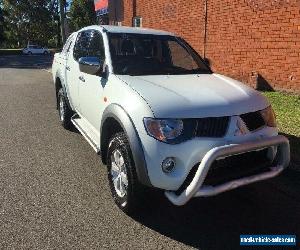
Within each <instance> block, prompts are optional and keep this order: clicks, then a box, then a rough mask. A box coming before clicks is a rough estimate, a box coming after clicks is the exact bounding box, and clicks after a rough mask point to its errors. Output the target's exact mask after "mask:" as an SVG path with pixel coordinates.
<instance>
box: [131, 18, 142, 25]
mask: <svg viewBox="0 0 300 250" xmlns="http://www.w3.org/2000/svg"><path fill="white" fill-rule="evenodd" d="M142 21H143V19H142V17H140V16H136V17H134V18H133V27H142V26H143V25H142Z"/></svg>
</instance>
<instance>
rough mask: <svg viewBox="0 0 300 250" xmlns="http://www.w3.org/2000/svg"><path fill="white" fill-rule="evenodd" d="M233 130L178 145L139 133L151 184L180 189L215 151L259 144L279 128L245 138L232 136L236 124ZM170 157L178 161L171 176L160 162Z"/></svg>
mask: <svg viewBox="0 0 300 250" xmlns="http://www.w3.org/2000/svg"><path fill="white" fill-rule="evenodd" d="M230 127H231V128H230V130H229V131H228V132H227V134H226V136H225V137H224V138H194V139H192V140H188V141H185V142H183V143H180V144H176V145H169V144H166V143H163V142H159V141H157V140H156V139H154V138H152V137H150V136H148V135H147V134H146V133H140V137H141V140H142V143H143V149H144V153H145V158H146V162H147V166H148V175H149V178H150V181H151V183H152V184H153V185H154V186H155V187H159V188H161V189H166V190H177V189H178V188H179V187H180V186H181V184H182V183H183V182H184V180H185V178H186V177H187V175H188V173H189V172H190V170H191V169H192V167H193V166H195V165H196V164H198V163H199V162H200V161H201V160H202V158H203V157H204V156H205V154H206V153H207V152H208V151H209V150H211V149H212V148H215V147H219V146H223V145H229V144H240V143H245V142H251V141H257V140H261V138H268V137H273V136H276V135H278V131H277V129H276V128H270V127H265V128H263V129H261V130H258V131H256V132H253V133H248V134H246V135H242V136H233V135H232V134H233V131H234V130H235V129H236V127H235V126H234V124H233V121H232V122H231V125H230ZM167 157H174V158H175V159H176V168H175V171H173V172H172V173H170V174H165V173H163V171H162V169H161V163H162V162H163V160H164V159H165V158H167Z"/></svg>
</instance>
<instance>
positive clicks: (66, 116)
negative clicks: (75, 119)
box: [57, 88, 73, 129]
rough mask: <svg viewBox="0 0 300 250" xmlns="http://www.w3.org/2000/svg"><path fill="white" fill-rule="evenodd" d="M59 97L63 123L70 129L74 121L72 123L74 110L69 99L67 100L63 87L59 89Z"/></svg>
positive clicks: (60, 114) (60, 115)
mask: <svg viewBox="0 0 300 250" xmlns="http://www.w3.org/2000/svg"><path fill="white" fill-rule="evenodd" d="M57 97H58V98H57V99H58V113H59V119H60V122H61V125H62V126H63V127H64V128H65V129H70V127H71V125H72V123H71V117H72V114H73V112H72V110H71V109H70V108H69V106H68V104H67V101H66V97H65V95H64V91H63V89H62V88H61V89H60V90H59V91H58V95H57Z"/></svg>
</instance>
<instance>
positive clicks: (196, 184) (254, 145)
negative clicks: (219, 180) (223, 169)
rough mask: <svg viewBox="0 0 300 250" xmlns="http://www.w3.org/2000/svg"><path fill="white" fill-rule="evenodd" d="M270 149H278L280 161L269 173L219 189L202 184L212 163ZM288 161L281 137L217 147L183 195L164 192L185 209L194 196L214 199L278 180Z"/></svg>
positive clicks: (284, 140)
mask: <svg viewBox="0 0 300 250" xmlns="http://www.w3.org/2000/svg"><path fill="white" fill-rule="evenodd" d="M271 146H277V155H278V158H277V156H276V158H277V159H278V160H276V163H275V164H274V166H271V167H270V171H267V172H263V173H260V174H256V175H252V176H247V177H243V178H240V179H236V180H232V181H229V182H226V183H223V184H220V185H217V186H204V185H203V182H204V180H205V178H206V175H207V173H208V170H209V169H210V167H211V165H212V163H213V162H214V161H215V160H217V159H218V158H221V157H227V156H231V155H235V154H240V153H246V152H250V151H255V150H259V149H263V148H267V147H271ZM289 162H290V146H289V141H288V139H287V138H286V137H284V136H282V135H277V136H274V137H270V138H263V139H260V140H258V141H250V142H245V143H241V144H230V145H225V146H220V147H215V148H212V149H211V150H209V151H208V152H207V153H206V154H205V156H204V157H203V159H202V161H201V163H200V164H199V166H198V169H197V171H196V174H195V176H194V178H193V180H192V181H191V183H190V184H189V185H188V187H187V188H186V189H185V190H184V191H183V192H182V193H181V194H180V195H176V194H175V192H174V191H165V195H166V197H167V198H168V199H169V201H170V202H171V203H173V204H174V205H177V206H182V205H184V204H186V203H187V202H188V201H189V200H190V199H192V198H193V197H205V196H213V195H217V194H219V193H222V192H225V191H228V190H231V189H234V188H237V187H240V186H244V185H248V184H250V183H254V182H257V181H261V180H266V179H269V178H272V177H275V176H277V175H278V174H279V173H280V172H282V171H283V170H284V169H285V168H286V167H287V166H288V165H289Z"/></svg>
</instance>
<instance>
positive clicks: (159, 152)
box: [53, 26, 290, 213]
mask: <svg viewBox="0 0 300 250" xmlns="http://www.w3.org/2000/svg"><path fill="white" fill-rule="evenodd" d="M53 80H54V83H55V90H56V97H57V108H58V110H59V115H60V121H61V123H62V125H63V126H64V127H65V128H70V126H71V124H73V125H75V127H76V128H77V129H78V130H79V131H80V132H81V133H82V135H83V136H84V137H85V138H86V140H87V141H88V142H89V143H90V145H91V146H92V147H93V148H94V149H95V151H96V152H97V153H99V154H100V155H101V158H102V161H103V163H104V164H105V165H107V169H108V179H109V184H110V188H111V191H112V195H113V197H114V200H115V202H116V203H117V205H118V206H119V207H120V208H121V209H122V210H123V211H125V212H128V213H129V212H132V211H133V210H134V209H135V208H136V207H137V205H138V204H139V202H140V198H141V196H142V195H143V191H144V189H145V187H146V186H148V187H155V188H159V189H162V190H164V191H165V195H166V197H167V198H168V199H169V200H170V201H171V202H172V203H173V204H175V205H183V204H185V203H186V202H188V201H189V200H190V199H191V198H192V197H199V196H201V197H202V196H211V195H216V194H219V193H221V192H224V191H227V190H230V189H233V188H236V187H239V186H243V185H246V184H249V183H253V182H256V181H261V180H265V179H268V178H271V177H274V176H276V175H278V174H279V173H280V172H281V171H282V170H283V169H284V168H285V167H287V166H288V163H289V154H290V153H289V143H288V140H287V139H286V138H285V137H283V136H279V135H278V129H277V127H276V121H275V115H274V112H273V110H272V107H271V105H270V103H269V102H268V101H267V100H266V98H265V97H263V96H262V95H261V94H260V93H258V92H256V91H255V90H253V89H251V88H249V87H247V86H245V85H243V84H242V83H240V82H238V81H236V80H233V79H231V78H229V77H226V76H223V75H219V74H216V73H214V72H212V70H211V69H210V68H209V66H208V65H207V64H206V63H205V61H204V60H203V59H202V58H201V57H200V56H199V55H198V54H197V53H196V52H195V50H194V49H193V48H192V47H191V46H190V45H189V44H188V43H187V42H185V41H184V40H183V39H182V38H180V37H178V36H176V35H174V34H172V33H169V32H164V31H158V30H151V29H139V28H129V27H115V26H90V27H87V28H84V29H82V30H80V31H78V32H75V33H73V34H72V35H71V36H70V37H69V39H68V41H67V42H66V44H65V46H64V48H63V51H62V52H61V53H57V54H55V57H54V63H53Z"/></svg>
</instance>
